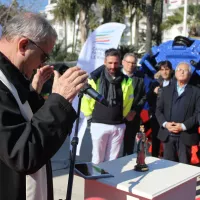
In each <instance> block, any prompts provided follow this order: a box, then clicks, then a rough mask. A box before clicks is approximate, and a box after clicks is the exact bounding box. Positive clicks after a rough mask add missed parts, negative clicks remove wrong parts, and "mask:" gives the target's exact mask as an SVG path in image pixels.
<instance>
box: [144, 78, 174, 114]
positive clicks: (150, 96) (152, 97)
mask: <svg viewBox="0 0 200 200" xmlns="http://www.w3.org/2000/svg"><path fill="white" fill-rule="evenodd" d="M173 81H174V80H173V79H170V82H169V85H171V84H172V83H173ZM158 86H159V87H160V91H161V90H162V88H163V79H162V78H159V79H158V80H154V81H152V82H151V84H150V86H149V91H148V92H147V102H148V104H149V112H150V114H153V116H154V115H155V111H156V101H157V98H158V97H159V96H160V91H159V94H156V93H155V92H154V89H155V88H156V87H158Z"/></svg>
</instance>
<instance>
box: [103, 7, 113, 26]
mask: <svg viewBox="0 0 200 200" xmlns="http://www.w3.org/2000/svg"><path fill="white" fill-rule="evenodd" d="M111 20H112V9H111V8H107V7H105V8H104V9H103V24H105V23H108V22H111Z"/></svg>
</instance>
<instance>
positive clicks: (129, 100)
mask: <svg viewBox="0 0 200 200" xmlns="http://www.w3.org/2000/svg"><path fill="white" fill-rule="evenodd" d="M88 83H89V84H90V85H91V87H92V88H93V89H94V90H96V91H98V88H99V83H100V80H99V79H98V80H97V83H95V82H94V80H93V79H88ZM121 87H122V92H123V117H126V116H127V114H128V113H129V112H130V110H131V106H132V104H133V100H134V89H133V84H132V79H131V78H128V79H125V78H124V80H123V81H122V82H121ZM94 106H95V100H94V99H93V98H91V97H89V96H88V95H84V96H83V98H82V102H81V111H82V112H83V114H84V115H85V117H88V116H91V115H92V112H93V110H94ZM108 114H109V113H108Z"/></svg>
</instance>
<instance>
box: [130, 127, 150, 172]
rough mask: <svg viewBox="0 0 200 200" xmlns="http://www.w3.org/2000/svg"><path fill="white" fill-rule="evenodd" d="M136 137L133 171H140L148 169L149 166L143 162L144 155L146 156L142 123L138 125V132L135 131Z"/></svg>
mask: <svg viewBox="0 0 200 200" xmlns="http://www.w3.org/2000/svg"><path fill="white" fill-rule="evenodd" d="M136 137H137V139H138V144H137V160H136V163H137V165H135V167H134V170H135V171H140V172H145V171H148V170H149V168H148V166H147V165H146V164H145V157H146V148H147V140H148V139H147V138H146V134H145V132H144V125H141V126H140V132H139V133H137V136H136Z"/></svg>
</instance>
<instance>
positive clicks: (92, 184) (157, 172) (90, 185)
mask: <svg viewBox="0 0 200 200" xmlns="http://www.w3.org/2000/svg"><path fill="white" fill-rule="evenodd" d="M145 161H146V164H147V165H148V166H149V171H147V172H136V171H134V170H133V168H134V166H135V164H136V155H135V154H133V155H130V156H126V157H123V158H119V159H117V160H113V161H109V162H105V163H101V164H99V166H100V167H101V168H103V169H105V170H106V171H108V172H109V173H111V174H112V175H114V177H113V178H104V179H98V180H85V199H86V200H97V199H98V200H150V199H153V200H194V199H195V195H196V178H197V176H199V175H200V168H199V167H194V166H190V165H186V164H181V163H176V162H172V161H167V160H161V159H158V158H154V157H147V158H146V160H145Z"/></svg>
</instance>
